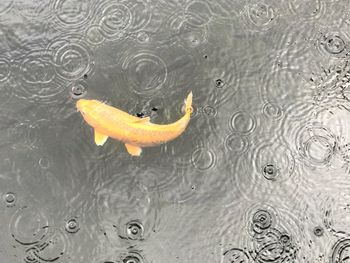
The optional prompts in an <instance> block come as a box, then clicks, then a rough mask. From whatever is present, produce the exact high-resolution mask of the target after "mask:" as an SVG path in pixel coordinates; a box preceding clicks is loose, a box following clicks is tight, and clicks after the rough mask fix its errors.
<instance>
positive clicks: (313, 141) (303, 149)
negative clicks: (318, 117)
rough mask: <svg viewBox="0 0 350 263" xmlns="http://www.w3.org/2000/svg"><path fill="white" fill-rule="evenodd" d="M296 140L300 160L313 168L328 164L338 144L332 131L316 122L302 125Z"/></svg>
mask: <svg viewBox="0 0 350 263" xmlns="http://www.w3.org/2000/svg"><path fill="white" fill-rule="evenodd" d="M296 140H297V141H296V142H297V145H298V148H299V154H300V156H301V158H302V161H303V162H304V163H305V164H306V165H308V166H310V167H313V168H315V167H318V168H323V167H327V166H329V165H330V164H331V161H332V158H333V156H334V154H335V152H336V149H337V147H338V144H339V143H338V140H337V138H336V136H335V135H334V134H333V133H332V132H330V131H329V130H328V129H327V128H325V127H323V126H322V125H317V124H315V125H308V126H306V127H302V128H301V129H300V131H299V134H298V137H297V138H296Z"/></svg>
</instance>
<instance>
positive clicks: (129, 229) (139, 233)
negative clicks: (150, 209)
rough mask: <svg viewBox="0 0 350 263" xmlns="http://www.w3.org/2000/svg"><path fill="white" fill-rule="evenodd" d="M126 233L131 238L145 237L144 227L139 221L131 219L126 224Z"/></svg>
mask: <svg viewBox="0 0 350 263" xmlns="http://www.w3.org/2000/svg"><path fill="white" fill-rule="evenodd" d="M126 234H127V236H128V238H129V239H133V240H137V239H138V240H140V239H142V238H143V234H144V229H143V225H142V223H141V222H139V221H130V222H129V223H127V224H126Z"/></svg>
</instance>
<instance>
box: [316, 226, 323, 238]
mask: <svg viewBox="0 0 350 263" xmlns="http://www.w3.org/2000/svg"><path fill="white" fill-rule="evenodd" d="M323 233H324V230H323V228H322V227H321V226H316V227H315V228H314V235H315V236H318V237H320V236H323Z"/></svg>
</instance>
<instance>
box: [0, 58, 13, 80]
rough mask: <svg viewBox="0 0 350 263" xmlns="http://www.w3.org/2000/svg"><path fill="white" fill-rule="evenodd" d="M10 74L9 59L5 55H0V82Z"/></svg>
mask: <svg viewBox="0 0 350 263" xmlns="http://www.w3.org/2000/svg"><path fill="white" fill-rule="evenodd" d="M10 74H11V70H10V61H9V59H8V58H6V57H0V82H5V81H7V80H8V79H9V77H10Z"/></svg>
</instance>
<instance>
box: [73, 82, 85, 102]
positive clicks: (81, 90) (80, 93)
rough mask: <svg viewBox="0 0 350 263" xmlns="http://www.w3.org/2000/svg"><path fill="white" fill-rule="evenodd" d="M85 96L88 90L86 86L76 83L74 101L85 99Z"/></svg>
mask: <svg viewBox="0 0 350 263" xmlns="http://www.w3.org/2000/svg"><path fill="white" fill-rule="evenodd" d="M85 94H86V88H85V87H84V85H82V83H76V84H75V85H73V87H72V97H73V98H74V99H80V98H82V97H84V95H85Z"/></svg>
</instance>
